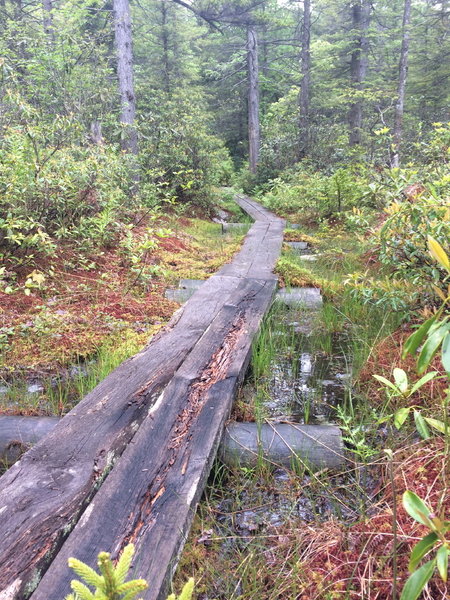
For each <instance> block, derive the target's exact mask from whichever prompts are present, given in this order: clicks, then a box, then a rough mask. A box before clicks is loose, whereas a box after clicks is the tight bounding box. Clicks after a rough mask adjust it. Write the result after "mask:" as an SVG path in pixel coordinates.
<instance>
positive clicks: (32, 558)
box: [0, 277, 239, 600]
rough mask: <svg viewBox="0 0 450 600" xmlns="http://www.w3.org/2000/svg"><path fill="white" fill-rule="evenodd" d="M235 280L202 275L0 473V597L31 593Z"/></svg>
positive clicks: (22, 595)
mask: <svg viewBox="0 0 450 600" xmlns="http://www.w3.org/2000/svg"><path fill="white" fill-rule="evenodd" d="M238 284H239V279H238V278H230V277H226V278H217V277H215V278H212V281H211V280H209V281H207V282H206V283H205V287H204V288H202V289H201V290H198V292H197V294H198V296H197V298H198V300H197V302H198V304H197V303H194V302H191V303H187V304H186V305H185V308H184V311H183V312H182V313H181V315H179V317H178V321H176V322H175V320H174V323H173V324H172V325H171V326H170V327H168V328H167V329H166V331H165V332H164V333H162V334H161V335H158V336H157V337H156V338H155V339H154V340H153V341H152V343H151V344H150V345H149V346H148V347H147V348H146V349H145V350H144V351H142V352H141V353H139V354H137V355H136V356H135V357H133V358H131V359H129V360H128V361H125V363H123V364H122V365H121V366H120V367H118V369H116V370H115V371H114V372H113V373H112V374H111V375H109V376H108V377H107V378H106V379H105V380H104V381H102V382H101V383H100V384H99V385H98V386H97V387H96V388H95V389H94V390H93V391H92V392H91V393H90V394H88V395H87V396H86V397H85V398H84V399H83V400H82V401H81V402H80V403H79V404H78V405H77V406H76V407H75V408H74V409H73V410H72V411H71V412H70V413H69V414H68V415H66V416H65V417H64V419H62V420H61V422H60V423H59V424H58V425H57V426H56V427H55V429H54V430H53V431H52V432H51V433H50V434H49V435H48V436H46V437H45V438H44V439H43V440H41V441H40V442H39V443H38V444H37V445H36V446H34V447H33V448H32V449H31V450H30V451H29V452H27V453H26V454H24V456H23V457H22V459H21V460H20V461H19V462H17V463H16V464H15V465H13V466H12V467H11V469H9V470H8V471H7V472H6V473H5V474H4V475H3V476H2V477H1V478H0V519H1V520H0V539H1V545H0V564H1V565H2V567H3V568H2V569H1V570H0V590H1V591H0V599H2V600H3V597H5V598H9V597H11V598H22V597H27V596H28V595H29V593H30V592H31V591H32V587H33V583H34V582H37V581H39V579H40V577H41V575H42V571H43V570H44V569H45V568H46V566H47V565H48V563H49V562H50V561H51V559H52V555H53V553H54V551H55V549H57V548H58V546H59V545H60V544H61V543H62V541H63V540H64V539H65V537H67V534H68V533H69V531H70V529H71V528H72V527H73V525H74V524H75V523H76V522H77V520H78V519H79V517H80V515H81V513H82V511H83V510H84V509H85V507H86V506H87V504H88V503H89V502H90V500H91V498H92V497H93V496H94V494H95V493H96V492H97V490H98V488H99V487H100V486H101V484H102V482H103V481H104V479H105V477H106V476H107V475H108V473H109V471H110V470H111V468H112V466H113V465H114V464H115V462H116V461H117V459H118V458H119V457H120V456H121V454H122V452H123V450H124V449H125V448H126V446H127V444H128V443H129V442H130V441H131V439H132V438H133V436H134V435H135V433H136V431H137V429H138V428H139V425H140V423H142V421H143V420H144V418H145V416H146V415H147V414H148V411H149V409H151V406H152V405H153V404H154V402H155V401H156V399H157V398H158V396H159V395H160V394H161V392H162V390H163V389H164V387H165V386H166V385H167V383H168V382H169V381H170V379H171V378H172V377H173V374H174V372H175V371H176V369H177V368H178V367H179V366H180V364H181V363H182V362H183V360H184V358H185V357H186V356H187V355H188V353H189V352H190V351H191V350H192V348H193V346H194V345H195V343H196V342H197V341H198V339H199V338H200V337H201V335H202V334H203V332H204V330H205V328H206V327H207V326H208V325H209V323H210V321H211V319H212V318H214V316H215V315H216V314H217V313H218V311H219V310H220V308H221V306H222V305H223V303H224V301H225V300H226V299H227V297H228V296H229V294H230V292H231V291H232V290H233V289H235V288H236V286H237V285H238ZM2 515H7V518H5V516H3V517H2ZM37 548H38V549H39V550H38V551H37V550H36V549H37ZM11 586H12V589H14V590H15V592H14V594H13V595H10V596H8V595H7V594H6V592H5V590H8V589H10V588H11ZM3 594H5V596H3Z"/></svg>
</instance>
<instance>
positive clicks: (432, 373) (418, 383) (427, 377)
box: [409, 371, 438, 396]
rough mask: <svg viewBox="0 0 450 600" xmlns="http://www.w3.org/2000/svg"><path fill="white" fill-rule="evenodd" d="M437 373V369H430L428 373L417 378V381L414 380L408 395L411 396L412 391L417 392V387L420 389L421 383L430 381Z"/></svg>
mask: <svg viewBox="0 0 450 600" xmlns="http://www.w3.org/2000/svg"><path fill="white" fill-rule="evenodd" d="M437 374H438V372H437V371H430V373H427V374H426V375H424V376H423V377H421V378H420V379H419V381H416V383H415V384H414V385H413V386H412V388H411V391H410V393H409V395H410V396H411V394H414V392H417V390H418V389H420V388H421V387H422V386H423V385H425V384H426V383H428V382H429V381H431V380H432V379H433V377H435V376H436V375H437Z"/></svg>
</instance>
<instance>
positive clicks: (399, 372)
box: [394, 367, 408, 394]
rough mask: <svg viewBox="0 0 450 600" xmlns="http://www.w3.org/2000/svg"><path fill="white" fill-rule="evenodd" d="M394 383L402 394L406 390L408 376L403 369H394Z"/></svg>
mask: <svg viewBox="0 0 450 600" xmlns="http://www.w3.org/2000/svg"><path fill="white" fill-rule="evenodd" d="M394 381H395V384H396V386H397V387H398V389H399V390H400V391H401V393H402V394H404V393H405V392H406V390H407V389H408V376H407V374H406V373H405V371H404V370H403V369H399V368H398V367H396V368H395V369H394Z"/></svg>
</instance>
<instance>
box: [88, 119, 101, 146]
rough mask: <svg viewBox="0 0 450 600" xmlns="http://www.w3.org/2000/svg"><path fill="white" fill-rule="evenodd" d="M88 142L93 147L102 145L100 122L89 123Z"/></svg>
mask: <svg viewBox="0 0 450 600" xmlns="http://www.w3.org/2000/svg"><path fill="white" fill-rule="evenodd" d="M89 140H90V142H91V144H94V145H95V146H100V145H101V144H102V143H103V135H102V124H101V123H100V121H97V120H94V121H91V132H90V135H89Z"/></svg>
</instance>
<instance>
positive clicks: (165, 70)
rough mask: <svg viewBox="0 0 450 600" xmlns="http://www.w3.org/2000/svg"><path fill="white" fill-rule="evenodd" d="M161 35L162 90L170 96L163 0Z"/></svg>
mask: <svg viewBox="0 0 450 600" xmlns="http://www.w3.org/2000/svg"><path fill="white" fill-rule="evenodd" d="M161 25H162V27H161V36H162V47H163V77H164V90H165V91H166V92H167V95H168V96H170V91H171V90H170V87H171V86H170V63H169V32H168V29H167V27H168V18H167V4H166V2H165V0H162V2H161Z"/></svg>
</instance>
